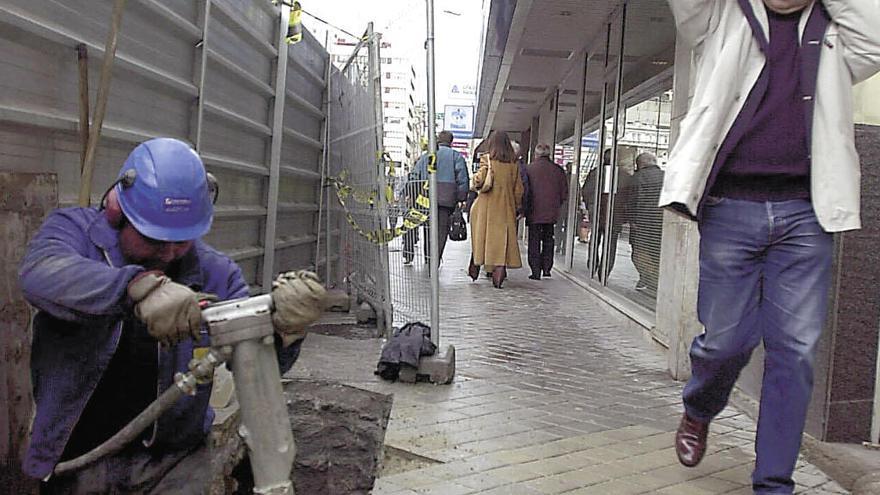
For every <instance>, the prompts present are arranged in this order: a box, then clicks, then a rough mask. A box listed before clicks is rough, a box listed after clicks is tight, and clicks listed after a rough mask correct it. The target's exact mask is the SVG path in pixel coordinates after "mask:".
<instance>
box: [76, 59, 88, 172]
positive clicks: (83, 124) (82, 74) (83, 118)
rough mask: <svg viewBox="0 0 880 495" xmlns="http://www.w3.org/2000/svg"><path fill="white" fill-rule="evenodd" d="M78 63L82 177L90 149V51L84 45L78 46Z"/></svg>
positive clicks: (80, 167) (80, 169)
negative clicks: (87, 151) (87, 152)
mask: <svg viewBox="0 0 880 495" xmlns="http://www.w3.org/2000/svg"><path fill="white" fill-rule="evenodd" d="M76 61H77V66H78V67H79V138H80V141H81V142H82V149H81V150H80V154H79V173H80V175H82V173H83V169H84V168H85V165H86V150H87V149H88V147H89V49H88V48H87V47H86V45H85V44H83V43H80V44H78V45H76Z"/></svg>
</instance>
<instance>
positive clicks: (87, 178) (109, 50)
mask: <svg viewBox="0 0 880 495" xmlns="http://www.w3.org/2000/svg"><path fill="white" fill-rule="evenodd" d="M125 2H126V0H116V1H115V2H114V3H113V17H112V20H111V22H110V33H108V34H107V43H106V45H105V46H104V63H103V65H102V66H101V82H100V83H99V85H98V96H97V100H96V102H95V121H94V123H93V125H92V126H91V128H90V129H89V144H88V146H87V147H86V156H85V160H84V161H83V171H82V178H81V179H80V188H79V205H80V206H89V203H90V199H91V194H92V174H93V173H94V171H95V154H96V153H97V151H98V140H100V139H101V126H103V125H104V114H105V113H106V112H107V100H108V99H109V98H110V80H111V71H112V69H113V59H114V58H116V41H117V38H118V35H119V26H120V24H122V12H123V11H124V10H125Z"/></svg>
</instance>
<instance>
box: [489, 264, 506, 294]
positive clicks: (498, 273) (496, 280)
mask: <svg viewBox="0 0 880 495" xmlns="http://www.w3.org/2000/svg"><path fill="white" fill-rule="evenodd" d="M506 278H507V268H506V267H503V266H496V267H495V270H493V271H492V285H494V286H495V288H496V289H500V288H501V286H502V285H504V279H506Z"/></svg>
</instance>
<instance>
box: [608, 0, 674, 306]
mask: <svg viewBox="0 0 880 495" xmlns="http://www.w3.org/2000/svg"><path fill="white" fill-rule="evenodd" d="M674 40H675V26H674V23H673V19H672V14H671V13H670V12H669V9H668V7H667V5H666V2H664V1H662V0H632V1H630V2H628V3H627V4H626V7H625V13H624V19H623V36H622V39H621V40H620V41H619V42H618V43H620V44H621V45H622V53H623V56H622V57H621V60H622V63H623V66H622V70H621V71H620V76H621V78H620V81H619V86H620V92H619V95H618V98H619V99H618V100H617V102H616V105H615V106H614V108H615V112H614V113H613V115H615V116H616V121H615V122H613V123H611V124H610V128H611V134H612V140H611V142H610V143H609V140H607V139H606V146H607V149H609V150H612V151H613V152H612V153H611V156H610V160H611V161H612V162H613V164H612V165H609V166H608V167H607V168H608V170H609V171H610V172H611V173H612V174H613V180H611V181H608V185H607V186H606V187H607V188H608V189H609V190H610V191H613V194H611V198H610V201H609V204H610V207H611V209H612V214H611V215H610V222H611V225H610V226H609V228H607V229H606V235H608V239H609V243H608V244H609V245H608V246H607V248H606V249H605V250H604V251H602V252H603V253H604V254H606V255H607V256H608V266H607V272H605V273H607V278H606V279H605V280H603V282H604V283H605V285H606V286H608V287H609V288H610V289H612V290H614V291H615V292H617V293H619V294H621V295H623V296H624V297H626V298H627V299H630V300H632V301H634V302H637V303H639V304H640V305H643V306H645V307H647V308H649V309H654V307H655V305H656V298H657V287H658V285H659V274H660V273H659V272H660V245H661V239H662V234H663V212H662V210H661V209H660V208H658V207H657V203H658V201H659V197H660V190H661V188H662V184H663V176H664V170H663V168H664V166H665V163H666V158H667V156H668V143H669V119H670V109H671V101H672V100H671V91H670V89H671V87H672V63H673V58H672V57H673V54H674ZM611 42H612V43H615V42H616V40H615V39H614V38H613V37H612V39H611ZM607 127H609V124H606V128H607ZM600 273H602V272H600Z"/></svg>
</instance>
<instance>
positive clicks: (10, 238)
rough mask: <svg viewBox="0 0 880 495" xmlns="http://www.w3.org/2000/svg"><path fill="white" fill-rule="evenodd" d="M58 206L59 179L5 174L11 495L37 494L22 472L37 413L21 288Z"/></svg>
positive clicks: (1, 228)
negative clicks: (26, 260) (28, 255)
mask: <svg viewBox="0 0 880 495" xmlns="http://www.w3.org/2000/svg"><path fill="white" fill-rule="evenodd" d="M57 205H58V179H57V177H56V175H55V174H29V173H15V172H0V235H2V238H3V239H5V241H4V242H2V243H0V246H2V247H0V249H2V260H3V273H2V276H3V280H2V282H0V327H2V328H5V329H6V331H4V332H3V333H2V334H0V356H2V360H0V403H3V404H4V405H5V407H2V408H0V463H2V465H0V486H2V487H3V490H4V491H5V492H6V493H23V494H26V493H36V490H37V485H36V484H35V483H34V482H33V481H32V480H30V479H29V478H27V477H25V476H24V474H23V473H22V472H21V467H20V466H21V459H22V458H23V456H24V451H25V449H26V448H27V443H28V429H29V428H30V420H31V415H32V414H33V411H32V407H31V401H32V400H33V398H32V396H31V377H30V353H31V340H32V333H31V328H30V321H31V309H30V307H29V306H28V304H27V303H26V302H25V301H24V298H23V297H22V295H21V292H20V290H19V288H18V264H19V262H20V261H21V258H22V256H23V255H24V252H25V248H26V246H27V242H28V240H30V238H31V237H32V236H33V235H34V234H35V233H36V231H37V229H38V228H39V227H40V224H41V223H42V221H43V219H44V218H45V217H46V215H47V214H48V213H49V212H50V211H52V210H53V209H54V208H56V207H57Z"/></svg>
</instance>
